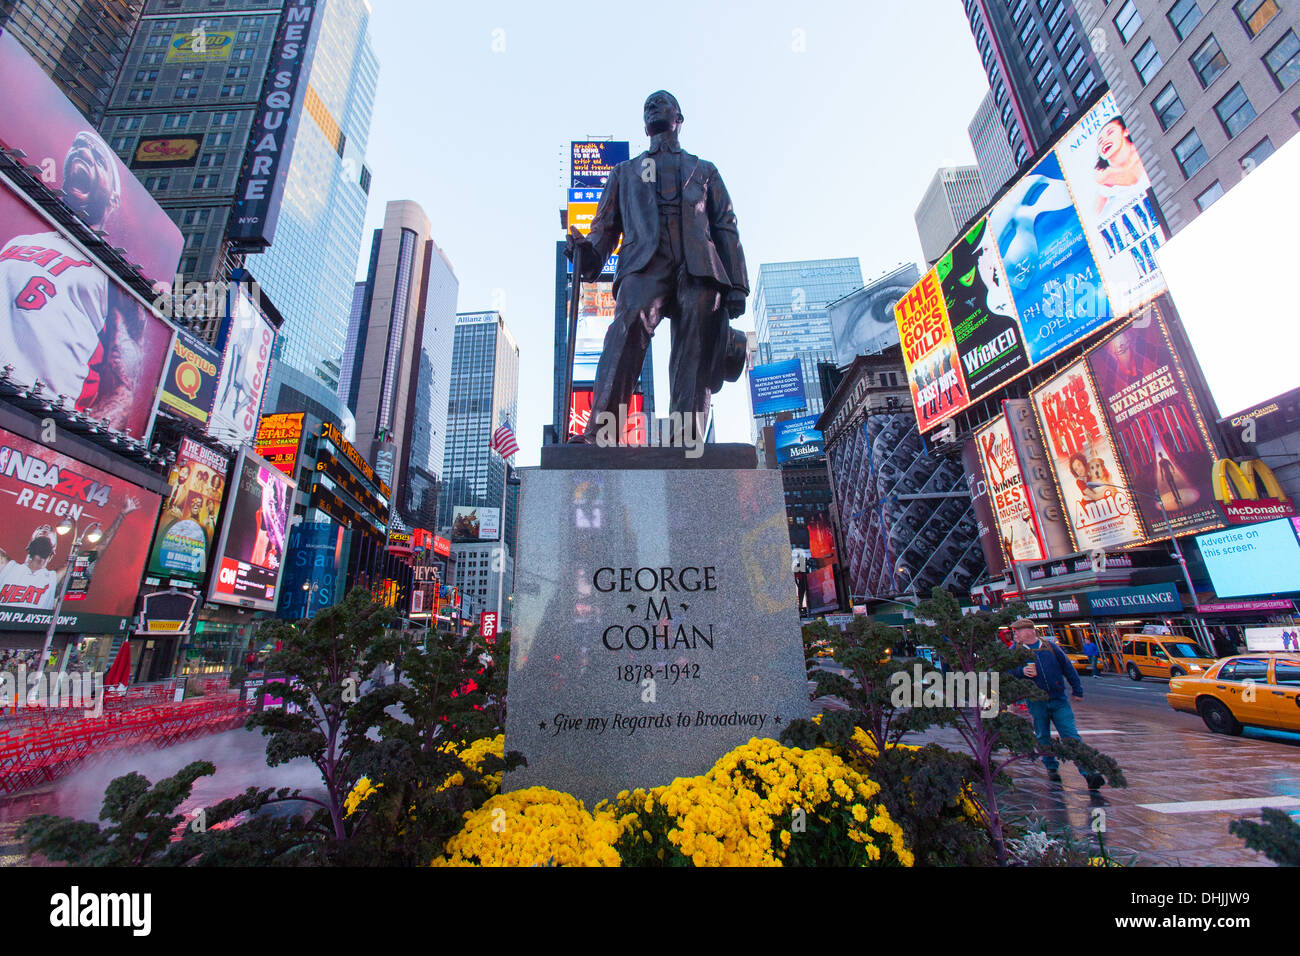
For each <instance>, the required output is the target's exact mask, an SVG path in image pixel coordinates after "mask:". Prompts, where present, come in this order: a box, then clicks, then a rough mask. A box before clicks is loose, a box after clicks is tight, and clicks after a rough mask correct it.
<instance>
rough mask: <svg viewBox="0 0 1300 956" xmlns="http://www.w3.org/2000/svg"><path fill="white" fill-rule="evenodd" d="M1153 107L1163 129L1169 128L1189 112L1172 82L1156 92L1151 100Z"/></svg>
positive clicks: (1157, 120)
mask: <svg viewBox="0 0 1300 956" xmlns="http://www.w3.org/2000/svg"><path fill="white" fill-rule="evenodd" d="M1151 108H1152V109H1153V110H1155V112H1156V122H1158V123H1159V124H1160V128H1161V129H1163V130H1168V129H1169V127H1171V126H1173V125H1174V124H1175V123H1177V122H1178V120H1179V119H1180V118H1181V117H1182V115H1183V114H1184V113H1186V112H1187V110H1186V108H1185V107H1184V106H1183V101H1182V100H1180V99H1179V98H1178V91H1177V90H1176V89H1174V84H1172V83H1169V84H1166V86H1165V88H1164V89H1163V90H1161V91H1160V92H1159V93H1158V94H1156V98H1155V99H1154V100H1152V101H1151Z"/></svg>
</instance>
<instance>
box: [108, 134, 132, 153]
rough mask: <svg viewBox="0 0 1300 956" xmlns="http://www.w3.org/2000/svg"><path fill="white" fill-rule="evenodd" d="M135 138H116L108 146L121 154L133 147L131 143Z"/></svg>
mask: <svg viewBox="0 0 1300 956" xmlns="http://www.w3.org/2000/svg"><path fill="white" fill-rule="evenodd" d="M134 138H135V137H134V136H114V137H113V138H112V139H110V140H109V141H108V146H109V148H110V149H112V150H114V151H116V152H119V153H120V152H121V151H122V150H124V149H126V148H127V147H128V146H130V145H131V141H132V140H133V139H134Z"/></svg>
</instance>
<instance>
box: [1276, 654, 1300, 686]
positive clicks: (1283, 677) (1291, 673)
mask: <svg viewBox="0 0 1300 956" xmlns="http://www.w3.org/2000/svg"><path fill="white" fill-rule="evenodd" d="M1273 683H1274V684H1277V685H1279V686H1280V685H1282V684H1286V685H1288V686H1290V685H1292V684H1300V664H1292V663H1291V662H1290V661H1280V660H1274V661H1273Z"/></svg>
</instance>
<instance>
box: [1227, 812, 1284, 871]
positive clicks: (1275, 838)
mask: <svg viewBox="0 0 1300 956" xmlns="http://www.w3.org/2000/svg"><path fill="white" fill-rule="evenodd" d="M1228 832H1229V833H1231V834H1232V835H1233V836H1236V837H1240V838H1241V839H1242V840H1243V841H1244V842H1245V844H1246V846H1247V847H1248V848H1250V849H1252V850H1256V851H1258V852H1260V853H1262V854H1264V856H1266V857H1267V858H1268V859H1270V860H1272V861H1273V862H1274V863H1276V864H1277V865H1278V866H1300V823H1297V822H1296V821H1295V820H1293V819H1292V818H1291V815H1290V814H1288V813H1286V812H1284V811H1282V810H1279V809H1278V808H1277V807H1265V808H1264V809H1263V810H1261V811H1260V819H1259V820H1233V821H1232V822H1231V823H1229V824H1228Z"/></svg>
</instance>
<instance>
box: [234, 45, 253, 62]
mask: <svg viewBox="0 0 1300 956" xmlns="http://www.w3.org/2000/svg"><path fill="white" fill-rule="evenodd" d="M230 58H231V59H232V60H251V59H252V58H253V50H252V49H251V48H250V47H244V48H243V49H242V50H236V51H235V52H234V53H232V54H230Z"/></svg>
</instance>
